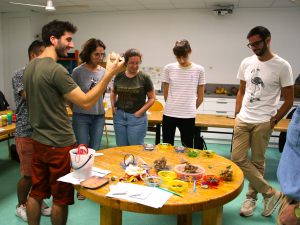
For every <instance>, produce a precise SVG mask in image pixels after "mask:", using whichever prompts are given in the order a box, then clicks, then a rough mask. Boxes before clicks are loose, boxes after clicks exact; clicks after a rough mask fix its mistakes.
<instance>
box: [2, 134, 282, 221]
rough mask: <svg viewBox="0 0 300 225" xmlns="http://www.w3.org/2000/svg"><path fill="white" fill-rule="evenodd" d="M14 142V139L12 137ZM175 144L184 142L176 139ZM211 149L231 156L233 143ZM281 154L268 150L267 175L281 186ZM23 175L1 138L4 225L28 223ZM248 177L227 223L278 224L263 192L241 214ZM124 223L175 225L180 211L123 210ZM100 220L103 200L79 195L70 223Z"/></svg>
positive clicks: (225, 210)
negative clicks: (20, 187)
mask: <svg viewBox="0 0 300 225" xmlns="http://www.w3.org/2000/svg"><path fill="white" fill-rule="evenodd" d="M109 140H110V143H109V144H107V142H106V137H105V136H103V138H102V144H101V146H100V149H105V148H111V147H115V146H116V143H115V138H114V136H109ZM145 142H147V143H153V144H154V139H147V140H145ZM11 143H14V141H13V140H12V139H11ZM175 145H180V143H179V142H175ZM207 147H208V149H211V150H215V151H216V153H217V154H219V155H221V156H223V157H225V158H228V159H230V145H219V144H209V143H208V144H207ZM280 157H281V154H280V153H279V151H278V149H273V148H269V149H268V150H267V153H266V158H267V160H266V172H265V179H266V180H267V182H268V183H269V184H270V185H272V186H273V187H275V188H276V189H277V190H280V186H279V184H278V182H277V177H276V171H277V166H278V163H279V160H280ZM20 178H21V174H20V164H19V163H18V162H16V161H12V162H10V161H9V158H8V150H7V142H0V184H1V185H0V224H1V225H19V224H20V225H22V224H26V223H25V222H23V220H22V219H20V218H19V217H17V216H15V208H16V204H17V192H16V190H17V184H18V181H19V180H20ZM247 186H248V181H247V180H245V184H244V190H243V192H242V193H241V194H240V195H239V196H238V197H237V198H236V199H234V200H233V201H231V202H230V203H228V204H226V205H224V208H223V221H222V224H223V225H241V224H242V225H250V224H255V225H271V224H272V225H273V224H276V216H277V211H278V208H277V209H276V211H275V212H274V213H273V214H272V215H271V216H270V217H263V216H261V215H260V214H261V211H262V210H263V205H262V204H261V201H262V196H261V195H259V199H258V201H257V204H256V206H257V207H256V209H255V211H254V215H253V216H251V217H241V216H239V213H238V212H239V209H240V207H241V205H242V202H243V200H244V198H245V194H246V192H247ZM45 202H46V203H47V204H48V205H50V206H51V205H52V201H51V199H46V200H45ZM201 220H202V213H201V212H199V213H195V214H194V215H193V224H201ZM122 221H123V224H124V225H127V224H130V225H132V224H134V225H135V224H137V225H139V224H142V225H157V224H163V225H173V224H177V216H176V215H148V214H139V213H131V212H123V219H122ZM99 223H100V206H99V204H97V203H95V202H92V201H90V200H89V199H86V200H84V201H79V200H77V199H76V198H75V204H74V205H72V206H70V207H69V218H68V223H67V224H68V225H81V224H83V225H84V224H89V225H90V224H91V225H93V224H99ZM41 224H42V225H48V224H51V221H50V218H49V217H45V216H42V218H41Z"/></svg>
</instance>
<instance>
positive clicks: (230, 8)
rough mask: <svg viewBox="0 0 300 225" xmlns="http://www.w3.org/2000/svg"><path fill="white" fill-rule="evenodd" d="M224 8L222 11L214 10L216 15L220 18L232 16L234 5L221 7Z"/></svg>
mask: <svg viewBox="0 0 300 225" xmlns="http://www.w3.org/2000/svg"><path fill="white" fill-rule="evenodd" d="M220 6H221V7H222V6H223V8H222V9H214V11H213V12H214V14H215V15H219V16H226V15H228V14H232V11H233V7H234V6H233V5H220Z"/></svg>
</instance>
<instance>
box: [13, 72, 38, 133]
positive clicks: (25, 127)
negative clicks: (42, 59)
mask: <svg viewBox="0 0 300 225" xmlns="http://www.w3.org/2000/svg"><path fill="white" fill-rule="evenodd" d="M24 69H25V67H23V68H21V69H19V70H17V71H16V72H15V73H14V76H13V78H12V88H13V93H14V99H15V104H16V132H15V136H16V137H31V135H32V132H33V128H32V127H31V126H30V124H29V122H28V114H27V108H26V101H25V99H24V98H23V97H22V96H21V95H20V91H24V87H23V82H22V75H23V70H24Z"/></svg>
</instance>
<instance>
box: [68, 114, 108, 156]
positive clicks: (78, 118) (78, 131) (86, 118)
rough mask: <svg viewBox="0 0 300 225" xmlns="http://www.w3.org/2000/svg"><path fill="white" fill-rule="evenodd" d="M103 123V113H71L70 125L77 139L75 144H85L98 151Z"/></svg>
mask: <svg viewBox="0 0 300 225" xmlns="http://www.w3.org/2000/svg"><path fill="white" fill-rule="evenodd" d="M104 123H105V115H104V114H103V115H89V114H82V113H73V118H72V127H73V130H74V133H75V137H76V140H77V146H78V145H80V144H85V145H86V146H87V147H88V148H91V149H94V150H95V151H98V150H99V148H100V144H101V139H102V134H103V128H104ZM89 137H90V139H89Z"/></svg>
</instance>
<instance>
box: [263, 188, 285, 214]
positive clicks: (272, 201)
mask: <svg viewBox="0 0 300 225" xmlns="http://www.w3.org/2000/svg"><path fill="white" fill-rule="evenodd" d="M281 198H282V193H281V192H280V191H277V190H276V192H275V194H274V195H273V196H272V197H270V198H264V199H263V200H262V203H264V206H265V209H264V210H263V211H262V213H261V215H263V216H270V215H271V214H272V213H273V212H274V210H275V209H276V207H277V206H278V205H279V203H280V200H281Z"/></svg>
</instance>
